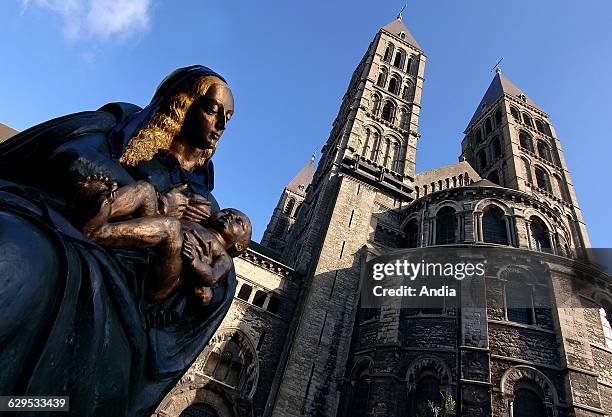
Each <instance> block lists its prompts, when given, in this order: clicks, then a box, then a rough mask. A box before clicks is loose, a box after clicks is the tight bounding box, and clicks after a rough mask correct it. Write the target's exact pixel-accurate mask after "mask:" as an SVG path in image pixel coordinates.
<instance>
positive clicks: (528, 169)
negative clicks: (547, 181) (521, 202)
mask: <svg viewBox="0 0 612 417" xmlns="http://www.w3.org/2000/svg"><path fill="white" fill-rule="evenodd" d="M522 159H523V168H524V170H525V181H527V182H528V183H530V184H532V183H533V178H532V177H531V164H530V163H529V160H528V159H526V158H522Z"/></svg>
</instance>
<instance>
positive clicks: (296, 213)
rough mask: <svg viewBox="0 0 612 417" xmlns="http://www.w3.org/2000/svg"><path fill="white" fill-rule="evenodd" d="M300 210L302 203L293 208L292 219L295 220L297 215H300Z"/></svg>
mask: <svg viewBox="0 0 612 417" xmlns="http://www.w3.org/2000/svg"><path fill="white" fill-rule="evenodd" d="M301 208H302V203H298V205H297V207H296V208H295V214H294V215H293V216H294V217H296V218H297V216H298V214H300V209H301Z"/></svg>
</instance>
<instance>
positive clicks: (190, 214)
mask: <svg viewBox="0 0 612 417" xmlns="http://www.w3.org/2000/svg"><path fill="white" fill-rule="evenodd" d="M210 212H211V209H210V202H209V201H208V200H207V199H205V198H204V197H202V196H201V195H197V194H195V195H193V196H191V198H190V199H189V202H188V204H187V207H186V208H185V211H184V212H183V215H182V217H181V219H185V220H191V221H194V222H198V223H199V222H201V221H204V220H207V219H208V218H209V217H210Z"/></svg>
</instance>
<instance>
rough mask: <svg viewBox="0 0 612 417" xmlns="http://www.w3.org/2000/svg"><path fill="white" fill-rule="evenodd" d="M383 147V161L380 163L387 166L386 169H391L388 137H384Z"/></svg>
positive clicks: (391, 156)
mask: <svg viewBox="0 0 612 417" xmlns="http://www.w3.org/2000/svg"><path fill="white" fill-rule="evenodd" d="M384 143H385V149H384V153H383V163H382V165H383V166H384V167H385V168H387V169H391V164H392V158H393V155H392V154H391V152H392V151H391V141H390V140H389V138H386V139H385V142H384Z"/></svg>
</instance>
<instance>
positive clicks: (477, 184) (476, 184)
mask: <svg viewBox="0 0 612 417" xmlns="http://www.w3.org/2000/svg"><path fill="white" fill-rule="evenodd" d="M468 187H497V188H503V187H501V186H499V185H497V184H495V183H494V182H493V181H489V180H488V179H486V178H484V179H482V180H479V181H476V182H473V183H471V184H470V185H468Z"/></svg>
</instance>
